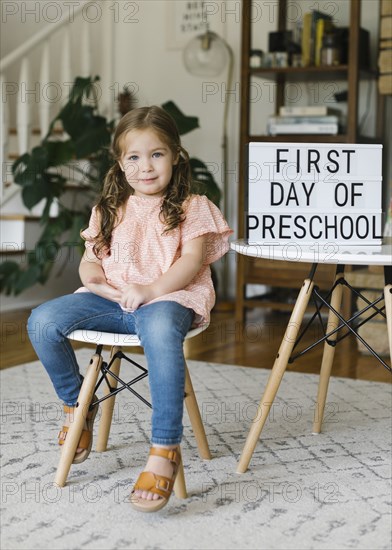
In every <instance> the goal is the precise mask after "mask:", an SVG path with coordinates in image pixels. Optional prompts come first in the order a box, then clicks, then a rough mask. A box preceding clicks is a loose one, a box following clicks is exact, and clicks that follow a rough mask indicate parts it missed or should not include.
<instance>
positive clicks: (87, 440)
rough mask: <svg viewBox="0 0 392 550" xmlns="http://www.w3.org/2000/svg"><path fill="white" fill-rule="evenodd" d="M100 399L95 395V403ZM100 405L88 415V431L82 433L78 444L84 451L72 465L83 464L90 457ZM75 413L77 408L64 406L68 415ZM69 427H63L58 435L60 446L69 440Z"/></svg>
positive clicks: (77, 454) (76, 457) (77, 455)
mask: <svg viewBox="0 0 392 550" xmlns="http://www.w3.org/2000/svg"><path fill="white" fill-rule="evenodd" d="M97 400H98V397H97V396H96V395H94V397H93V401H97ZM98 407H99V405H98V404H97V405H95V407H93V408H92V409H91V410H90V411H89V412H88V414H87V418H86V424H87V430H83V431H82V435H81V436H80V440H79V443H78V447H77V448H78V449H83V450H82V451H80V452H79V453H76V454H75V457H74V459H73V461H72V464H80V463H81V462H84V461H85V460H86V459H87V458H88V455H89V454H90V451H91V447H92V445H93V426H94V420H95V417H96V416H97V412H98ZM74 411H75V407H69V406H68V405H64V412H65V413H66V414H73V413H74ZM68 430H69V427H68V426H63V427H62V429H61V430H60V431H59V433H58V436H57V437H58V440H59V445H64V441H65V440H66V438H67V434H68Z"/></svg>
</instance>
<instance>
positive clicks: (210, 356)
mask: <svg viewBox="0 0 392 550" xmlns="http://www.w3.org/2000/svg"><path fill="white" fill-rule="evenodd" d="M28 315H29V311H27V310H18V311H15V312H8V313H3V314H2V316H1V361H0V368H2V369H3V368H8V367H12V366H15V365H20V364H21V363H26V362H30V361H35V360H36V359H37V358H36V355H35V352H34V350H33V348H32V347H31V344H30V342H29V339H28V336H27V335H26V329H25V326H26V320H27V318H28ZM288 319H289V317H288V315H287V314H285V313H282V312H271V311H270V310H266V309H258V310H253V311H251V312H249V314H248V316H247V320H246V322H245V323H244V324H238V323H236V322H235V321H234V311H233V309H231V308H230V307H227V304H226V307H225V305H224V304H222V305H219V304H218V306H217V307H216V308H215V309H214V310H213V312H212V317H211V324H210V326H209V328H208V329H207V330H206V331H205V332H203V333H202V334H200V335H199V336H196V337H195V338H193V339H192V340H189V341H188V342H186V347H185V352H186V357H187V358H188V359H196V360H200V361H210V362H214V363H226V364H232V365H244V366H249V367H256V368H258V367H262V368H266V369H270V368H271V367H272V365H273V363H274V360H275V356H276V353H277V351H278V349H279V345H280V342H281V339H282V336H283V334H284V331H285V328H286V325H287V322H288ZM320 336H321V332H320V329H319V328H317V327H316V328H312V330H311V331H310V334H309V336H308V337H307V338H306V340H304V343H303V346H302V347H306V345H309V343H310V341H311V340H310V339H311V338H314V337H316V338H319V337H320ZM82 345H84V344H82ZM79 347H81V346H79ZM302 347H301V349H302ZM321 354H322V345H318V346H317V347H315V348H314V349H313V350H311V351H309V352H308V353H307V354H306V355H304V356H303V357H300V358H299V359H298V360H297V361H295V362H294V363H292V364H291V365H289V367H288V370H297V371H299V372H307V373H318V372H319V368H320V362H321ZM384 360H386V361H387V362H389V358H388V359H387V358H384ZM332 374H333V375H334V376H342V377H348V378H358V379H362V380H373V381H378V382H391V374H390V373H389V372H388V371H387V370H386V369H385V368H384V367H383V366H382V365H381V364H380V363H379V362H378V361H377V360H376V359H375V358H374V357H373V356H367V355H363V354H360V353H358V350H357V345H356V342H355V341H354V340H353V338H352V337H351V336H350V337H349V338H346V339H345V340H343V341H342V342H341V343H340V344H339V345H338V346H337V347H336V354H335V361H334V367H333V371H332Z"/></svg>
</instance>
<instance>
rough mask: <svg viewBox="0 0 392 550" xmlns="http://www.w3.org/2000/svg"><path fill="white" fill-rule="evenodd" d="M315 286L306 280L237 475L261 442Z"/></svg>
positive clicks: (250, 432)
mask: <svg viewBox="0 0 392 550" xmlns="http://www.w3.org/2000/svg"><path fill="white" fill-rule="evenodd" d="M313 286H314V283H313V281H311V280H310V279H305V281H304V283H303V285H302V288H301V291H300V293H299V295H298V298H297V301H296V303H295V306H294V309H293V312H292V314H291V317H290V321H289V323H288V325H287V328H286V332H285V335H284V337H283V340H282V343H281V345H280V348H279V351H278V354H277V356H276V359H275V363H274V366H273V367H272V371H271V374H270V377H269V379H268V382H267V386H266V388H265V391H264V395H263V397H262V398H261V401H260V403H259V406H258V408H257V413H256V417H255V419H254V421H253V423H252V426H251V428H250V431H249V434H248V437H247V440H246V442H245V446H244V449H243V451H242V454H241V457H240V461H239V463H238V467H237V473H239V474H243V473H244V472H246V470H247V468H248V465H249V462H250V460H251V458H252V455H253V452H254V450H255V447H256V444H257V442H258V440H259V437H260V434H261V430H262V429H263V426H264V424H265V421H266V420H267V417H268V414H269V411H270V409H271V406H272V403H273V401H274V399H275V396H276V393H277V391H278V389H279V386H280V382H281V380H282V378H283V375H284V373H285V371H286V367H287V363H288V361H289V358H290V355H291V352H292V350H293V347H294V344H295V341H296V339H297V336H298V332H299V329H300V328H301V323H302V320H303V317H304V314H305V311H306V308H307V305H308V302H309V299H310V296H311V294H312V290H313Z"/></svg>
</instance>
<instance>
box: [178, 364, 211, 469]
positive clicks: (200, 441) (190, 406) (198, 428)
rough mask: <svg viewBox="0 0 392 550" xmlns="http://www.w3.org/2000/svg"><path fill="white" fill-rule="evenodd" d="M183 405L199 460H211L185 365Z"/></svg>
mask: <svg viewBox="0 0 392 550" xmlns="http://www.w3.org/2000/svg"><path fill="white" fill-rule="evenodd" d="M184 400H185V405H186V408H187V411H188V415H189V419H190V421H191V424H192V429H193V433H194V434H195V438H196V443H197V447H198V449H199V455H200V458H203V459H204V460H211V452H210V448H209V446H208V441H207V436H206V432H205V430H204V425H203V420H202V418H201V414H200V409H199V405H198V403H197V399H196V396H195V392H194V390H193V385H192V380H191V377H190V374H189V371H188V367H187V366H186V365H185V398H184Z"/></svg>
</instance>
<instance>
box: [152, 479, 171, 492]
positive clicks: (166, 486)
mask: <svg viewBox="0 0 392 550" xmlns="http://www.w3.org/2000/svg"><path fill="white" fill-rule="evenodd" d="M155 488H156V489H160V490H161V491H166V492H168V491H169V490H170V481H169V480H168V479H157V482H156V484H155Z"/></svg>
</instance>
